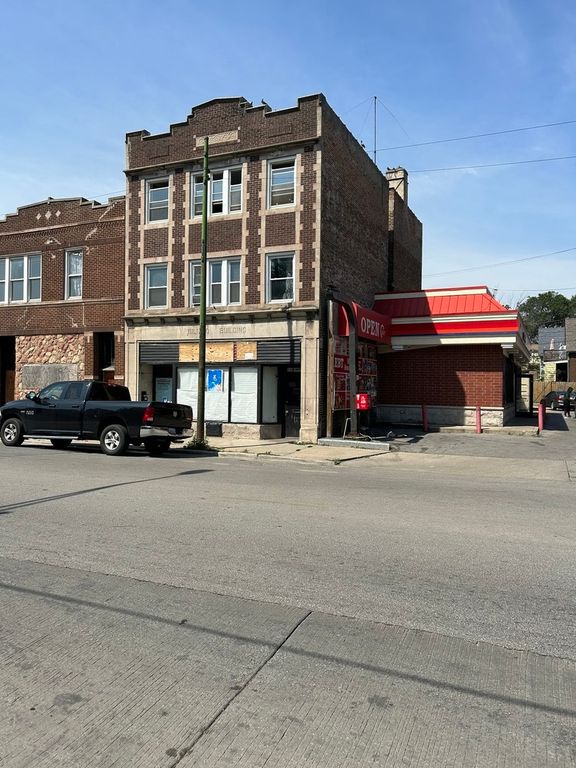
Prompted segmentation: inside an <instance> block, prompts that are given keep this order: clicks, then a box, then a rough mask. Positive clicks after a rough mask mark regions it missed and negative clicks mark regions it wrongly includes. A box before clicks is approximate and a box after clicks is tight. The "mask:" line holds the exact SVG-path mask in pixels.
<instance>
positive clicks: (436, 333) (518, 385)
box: [374, 285, 532, 426]
mask: <svg viewBox="0 0 576 768" xmlns="http://www.w3.org/2000/svg"><path fill="white" fill-rule="evenodd" d="M374 308H375V309H376V310H377V311H378V312H380V313H382V314H383V315H385V316H387V317H388V319H389V323H390V325H389V338H388V343H387V345H385V346H384V345H382V346H381V347H380V348H379V352H380V354H379V357H378V363H377V368H378V394H377V403H378V408H377V409H378V416H379V419H380V420H381V421H385V422H388V423H421V422H422V418H423V417H422V406H425V407H426V409H427V418H428V421H429V423H430V424H431V425H432V424H435V425H466V424H468V425H474V424H475V420H476V409H477V408H480V409H481V415H482V421H483V423H484V424H485V425H486V426H488V425H491V426H502V425H504V424H506V423H507V422H508V421H509V420H510V419H511V418H512V417H513V416H514V415H515V414H516V413H520V412H526V411H530V409H531V405H532V404H531V399H532V397H531V385H530V381H531V377H530V376H524V375H522V372H521V368H522V365H523V364H524V363H526V362H527V361H528V359H529V357H530V352H529V349H528V337H527V334H526V331H525V329H524V328H523V326H522V322H521V320H520V317H519V314H518V312H517V311H516V310H508V309H506V308H505V307H504V306H502V304H500V302H498V301H497V300H496V299H495V298H494V296H492V294H491V293H490V291H489V290H488V288H487V287H486V286H483V285H481V286H471V287H467V288H435V289H428V290H423V291H415V292H396V293H388V294H386V293H384V294H380V295H377V296H376V299H375V302H374Z"/></svg>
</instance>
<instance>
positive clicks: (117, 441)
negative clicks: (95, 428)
mask: <svg viewBox="0 0 576 768" xmlns="http://www.w3.org/2000/svg"><path fill="white" fill-rule="evenodd" d="M100 448H101V449H102V453H105V454H106V455H107V456H121V455H122V454H123V453H126V451H127V450H128V432H127V431H126V427H125V426H123V425H122V424H109V425H108V426H107V427H104V429H103V430H102V433H101V434H100Z"/></svg>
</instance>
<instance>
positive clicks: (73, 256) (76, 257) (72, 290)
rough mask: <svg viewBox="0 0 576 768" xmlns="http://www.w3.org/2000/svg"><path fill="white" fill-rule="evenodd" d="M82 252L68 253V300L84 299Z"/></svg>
mask: <svg viewBox="0 0 576 768" xmlns="http://www.w3.org/2000/svg"><path fill="white" fill-rule="evenodd" d="M82 269H83V253H82V251H66V298H67V299H81V298H82Z"/></svg>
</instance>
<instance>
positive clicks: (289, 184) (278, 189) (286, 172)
mask: <svg viewBox="0 0 576 768" xmlns="http://www.w3.org/2000/svg"><path fill="white" fill-rule="evenodd" d="M268 188H269V190H270V191H269V199H268V204H269V207H270V208H274V207H275V206H277V205H294V190H295V186H294V158H292V159H291V160H274V161H271V162H270V163H269V165H268Z"/></svg>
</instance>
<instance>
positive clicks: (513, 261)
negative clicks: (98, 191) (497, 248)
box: [423, 247, 576, 277]
mask: <svg viewBox="0 0 576 768" xmlns="http://www.w3.org/2000/svg"><path fill="white" fill-rule="evenodd" d="M571 251H576V247H574V248H564V249H563V250H561V251H552V252H551V253H541V254H539V255H538V256H525V257H524V258H523V259H509V260H508V261H496V262H494V263H493V264H479V265H478V266H477V267H466V268H465V269H452V270H450V271H448V272H431V273H428V274H426V275H423V277H438V276H439V275H454V274H456V273H457V272H474V271H476V270H478V269H487V268H489V267H503V266H505V265H506V264H519V263H520V262H523V261H535V260H536V259H545V258H547V257H548V256H557V255H558V254H560V253H570V252H571Z"/></svg>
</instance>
